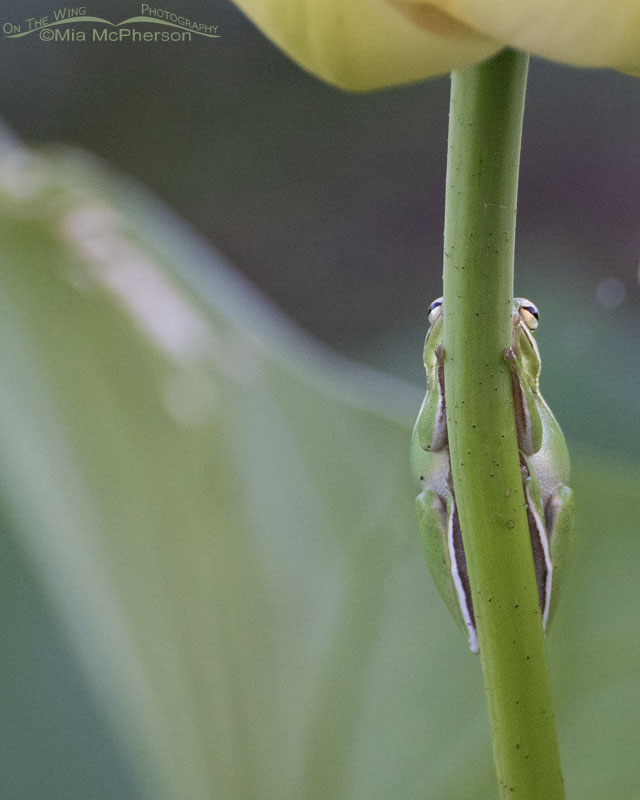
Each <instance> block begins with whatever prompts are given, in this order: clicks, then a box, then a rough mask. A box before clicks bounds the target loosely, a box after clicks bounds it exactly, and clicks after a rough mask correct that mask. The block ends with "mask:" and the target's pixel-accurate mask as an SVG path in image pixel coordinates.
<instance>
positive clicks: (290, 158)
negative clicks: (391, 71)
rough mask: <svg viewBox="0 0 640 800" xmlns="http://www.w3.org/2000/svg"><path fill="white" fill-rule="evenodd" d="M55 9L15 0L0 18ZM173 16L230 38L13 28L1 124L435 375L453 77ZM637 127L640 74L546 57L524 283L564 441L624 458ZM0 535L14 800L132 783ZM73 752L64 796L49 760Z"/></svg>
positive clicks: (197, 10) (638, 247)
mask: <svg viewBox="0 0 640 800" xmlns="http://www.w3.org/2000/svg"><path fill="white" fill-rule="evenodd" d="M45 6H46V4H45ZM45 6H42V4H36V3H34V2H33V0H28V2H27V3H25V2H24V1H23V0H21V2H17V0H8V1H7V2H5V3H3V8H2V22H5V21H6V20H9V21H15V22H19V21H21V20H23V19H25V18H27V17H29V16H38V15H41V14H44V13H46V12H48V11H49V10H50V9H49V8H48V7H45ZM170 10H171V11H175V12H176V13H178V12H180V13H184V14H185V15H188V16H189V17H191V18H193V19H197V20H206V21H210V22H212V23H213V24H217V25H219V32H220V34H221V38H220V39H217V40H212V39H205V38H199V37H194V40H193V41H192V42H191V43H185V44H173V43H154V44H144V45H140V44H131V43H117V44H116V43H102V44H96V43H80V42H65V43H61V42H43V41H40V40H39V39H37V38H36V37H35V36H28V37H25V38H22V39H16V40H9V39H6V38H2V39H1V40H0V86H1V95H2V101H3V102H2V115H3V120H4V123H5V124H6V125H7V126H8V127H9V128H11V129H12V131H13V132H14V134H15V135H16V136H18V137H19V138H20V139H22V140H23V141H24V142H26V143H27V144H29V145H32V146H41V145H45V146H46V145H47V144H49V143H57V144H60V143H62V144H64V145H68V146H70V147H75V148H81V149H83V150H87V151H89V152H91V153H93V154H96V155H98V156H99V157H101V158H102V159H104V160H105V161H106V162H108V164H109V165H111V166H112V167H114V168H116V169H117V170H120V171H122V173H124V174H125V175H127V176H131V177H133V178H134V179H136V180H137V181H139V182H140V183H141V184H142V185H143V186H144V187H146V188H147V189H149V190H151V191H152V192H153V193H155V194H156V195H157V196H158V197H159V198H161V199H162V201H163V202H164V203H166V205H167V206H169V207H170V208H172V209H174V210H175V211H176V212H177V214H178V215H180V216H182V217H183V218H184V219H185V220H187V221H188V222H189V223H190V224H191V225H192V226H193V227H194V228H195V229H196V230H197V231H199V232H200V233H201V234H202V235H203V236H204V237H206V239H208V240H209V241H210V242H211V243H212V244H213V245H214V246H215V247H216V248H218V249H219V250H220V251H221V252H222V253H223V254H224V255H225V256H226V257H227V258H228V260H229V261H230V262H231V263H232V264H233V265H235V267H236V268H237V269H238V270H240V271H241V272H242V273H243V274H244V275H245V276H246V277H247V278H248V279H249V280H250V281H251V282H252V283H253V284H254V285H256V286H257V287H259V289H260V290H261V291H262V292H263V293H264V294H265V295H267V296H268V297H269V298H270V299H271V300H272V301H273V302H274V303H275V304H276V305H278V306H279V307H280V308H281V309H282V310H283V311H284V312H285V313H286V314H287V315H288V316H289V317H291V318H293V319H294V320H295V321H296V322H297V323H298V324H299V325H300V326H301V327H303V328H305V329H306V330H307V331H309V332H311V333H312V334H313V335H314V336H315V337H317V338H318V339H320V340H321V341H322V342H324V343H326V344H327V345H329V346H330V347H331V348H334V349H336V350H338V351H340V352H342V353H343V354H346V355H348V356H351V357H354V358H357V359H358V360H361V361H364V362H366V363H368V364H370V365H373V366H376V367H378V368H380V369H382V370H384V371H387V372H391V373H393V374H395V375H397V376H399V377H402V378H404V379H406V380H408V381H409V382H411V383H413V384H415V385H416V386H419V387H422V385H423V372H422V365H421V348H422V341H423V337H424V334H425V331H426V308H427V306H428V304H429V303H430V301H431V300H432V299H433V298H434V297H437V296H438V295H439V294H440V293H441V249H442V229H443V207H444V186H445V181H444V177H445V168H446V164H445V158H446V137H447V115H448V90H449V79H448V77H441V78H437V79H434V80H431V81H429V82H425V83H421V84H419V85H413V86H409V87H402V88H398V89H393V90H386V91H381V92H377V93H374V94H367V95H355V96H354V95H348V94H345V93H342V92H340V91H338V90H336V89H333V88H331V87H329V86H326V85H324V84H322V83H320V82H319V81H317V80H316V79H314V78H312V77H310V76H309V75H307V74H305V73H304V72H302V71H301V70H300V69H298V68H297V67H296V66H295V65H294V64H292V63H291V62H290V61H289V60H288V59H287V58H286V57H285V56H283V55H282V54H281V53H280V52H279V51H278V50H277V49H276V48H275V47H274V46H273V45H271V44H270V43H269V42H268V41H267V40H265V39H264V38H263V37H262V36H261V34H259V33H258V32H257V31H256V30H255V29H254V28H253V27H252V26H251V25H250V24H249V23H248V22H246V20H245V19H244V18H243V16H242V15H241V14H240V13H239V12H238V11H237V9H236V8H235V7H234V6H233V5H231V3H229V2H224V1H223V0H216V1H215V2H204V0H189V2H176V3H173V4H171V6H170ZM87 13H90V14H94V15H96V16H104V17H107V18H108V19H110V20H112V21H114V22H117V21H120V20H121V19H125V18H126V17H128V16H132V15H133V14H135V13H139V8H138V6H137V5H136V4H135V3H133V2H123V1H122V0H117V1H114V0H112V1H111V2H110V3H108V4H107V3H102V4H99V3H98V4H96V5H95V6H93V5H92V6H91V7H89V6H87ZM638 130H640V82H638V81H637V80H636V79H633V78H630V77H627V76H624V75H620V74H616V73H613V72H606V71H601V72H588V71H584V70H575V69H572V68H569V67H563V66H560V65H555V64H549V63H545V62H542V61H539V60H536V59H534V60H533V61H532V64H531V69H530V80H529V88H528V103H527V108H526V114H525V128H524V141H523V152H522V168H521V181H520V199H519V212H518V243H517V248H516V285H515V291H516V294H520V295H524V296H527V297H529V298H530V299H532V300H533V301H534V302H535V303H536V304H538V306H539V307H540V312H541V324H540V328H539V334H538V340H539V342H540V347H541V351H542V356H543V365H544V367H543V375H542V388H543V391H544V394H545V397H546V398H547V400H548V401H549V402H550V404H551V406H552V408H553V409H554V412H555V413H556V415H557V416H558V418H559V420H560V422H561V424H562V427H563V429H564V430H565V432H566V434H567V438H568V440H569V443H570V446H571V447H572V448H573V449H574V451H576V450H577V451H578V452H581V451H584V452H587V451H589V449H590V448H597V450H598V451H599V452H600V453H601V458H602V459H604V460H605V461H611V462H615V461H620V460H621V459H625V458H630V459H633V458H634V457H637V448H638V445H639V444H640V425H639V423H638V420H639V419H640V391H639V390H640V371H639V368H638V358H637V355H635V354H637V353H638V351H639V349H640V325H639V321H640V315H639V313H638V312H639V302H640V290H639V286H638V269H639V258H640V215H639V213H638V209H639V208H640V202H639V201H640V148H639V147H638V141H639V140H638ZM1 542H2V543H1V547H2V561H1V565H0V586H1V589H0V596H1V598H2V607H3V610H4V614H3V616H4V618H5V619H9V620H13V621H14V622H15V624H14V625H9V626H6V627H0V630H1V631H2V633H1V634H0V636H2V640H3V648H2V651H3V653H4V654H5V656H4V659H5V662H6V669H7V670H8V675H9V679H8V680H5V681H2V683H1V685H0V714H1V715H2V718H3V719H4V720H5V722H4V723H3V725H2V736H3V738H5V740H6V741H5V743H4V745H3V747H2V748H1V750H0V771H1V772H2V774H3V782H4V781H6V783H5V789H4V790H3V797H7V798H23V797H29V798H43V800H44V798H47V800H53V798H54V797H60V798H63V797H64V798H83V800H85V799H88V798H113V797H118V798H135V797H137V789H136V786H135V781H134V778H133V772H132V769H131V765H129V764H127V762H126V757H125V756H124V755H123V754H122V753H119V752H118V751H117V749H116V747H115V745H114V744H113V743H112V742H111V739H110V737H109V734H108V732H107V731H106V729H105V728H104V726H103V724H102V722H101V718H100V717H99V715H98V714H97V712H96V711H95V709H94V707H93V704H92V701H91V699H90V695H89V693H88V690H87V688H86V687H85V686H84V683H83V679H82V677H81V675H80V674H79V673H78V672H77V670H76V668H75V667H74V662H73V661H72V659H71V656H70V655H69V654H68V652H67V650H66V647H65V640H64V636H63V635H62V634H61V632H60V631H58V630H57V629H56V627H55V623H54V621H53V620H52V619H51V618H50V617H49V616H48V615H47V610H46V609H47V607H46V604H45V603H44V601H43V598H42V597H41V596H40V594H39V591H38V589H37V586H36V585H35V583H34V582H33V581H31V580H30V578H29V572H28V569H27V567H26V566H25V564H24V563H23V562H22V561H21V556H20V554H19V553H18V551H17V550H16V549H15V548H14V546H13V545H12V543H11V540H10V539H8V538H7V537H2V540H1ZM24 664H30V665H31V667H30V669H29V670H24V668H23V665H24ZM34 747H37V748H38V752H39V753H40V754H41V757H40V759H39V761H38V763H36V764H34V762H33V758H32V753H33V748H34ZM5 759H6V763H5V764H2V761H4V760H5ZM61 763H62V764H63V767H62V773H63V774H62V775H61V779H60V782H59V783H58V789H57V791H59V793H58V794H52V791H51V785H50V784H49V783H48V782H47V781H46V776H47V775H48V774H49V773H50V771H51V770H53V769H60V764H61Z"/></svg>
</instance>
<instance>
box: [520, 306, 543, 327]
mask: <svg viewBox="0 0 640 800" xmlns="http://www.w3.org/2000/svg"><path fill="white" fill-rule="evenodd" d="M518 311H519V313H520V317H521V319H522V321H523V322H524V324H525V325H526V326H527V328H529V330H530V331H535V329H536V328H537V327H538V321H539V319H540V314H539V313H538V308H537V306H534V304H533V303H532V302H531V300H525V299H521V300H519V301H518Z"/></svg>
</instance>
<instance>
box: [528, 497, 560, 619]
mask: <svg viewBox="0 0 640 800" xmlns="http://www.w3.org/2000/svg"><path fill="white" fill-rule="evenodd" d="M522 485H523V488H524V494H525V497H526V500H527V506H528V507H529V513H530V514H531V515H532V516H533V518H534V519H535V521H536V530H537V531H538V539H539V540H540V546H541V547H542V552H543V554H544V563H545V566H546V568H547V580H546V581H545V586H544V608H543V609H542V627H543V628H544V629H546V627H547V618H548V616H549V607H550V605H551V586H552V583H553V564H552V563H551V555H550V553H549V539H548V537H547V531H546V529H545V527H544V523H543V521H542V520H541V519H540V515H539V514H538V512H537V510H536V505H535V503H534V502H533V498H532V497H531V492H530V487H529V485H528V482H527V481H523V484H522ZM536 588H537V576H536Z"/></svg>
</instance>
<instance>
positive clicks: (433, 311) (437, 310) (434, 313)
mask: <svg viewBox="0 0 640 800" xmlns="http://www.w3.org/2000/svg"><path fill="white" fill-rule="evenodd" d="M441 314H442V298H441V297H439V298H438V299H437V300H434V301H433V303H431V305H430V306H429V325H433V323H434V322H435V321H436V320H437V319H438V317H439V316H440V315H441Z"/></svg>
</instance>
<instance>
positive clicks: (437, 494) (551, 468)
mask: <svg viewBox="0 0 640 800" xmlns="http://www.w3.org/2000/svg"><path fill="white" fill-rule="evenodd" d="M512 321H513V326H512V331H513V336H512V343H511V345H510V346H509V347H507V348H506V349H505V351H504V358H505V360H506V362H507V364H508V365H509V367H510V369H511V377H512V386H513V403H514V413H515V424H516V430H517V436H518V449H519V451H520V466H521V472H522V486H523V489H524V496H525V502H526V506H527V517H528V521H529V532H530V535H531V548H532V552H533V561H534V567H535V573H536V580H537V586H538V599H539V603H540V609H541V611H542V622H543V625H544V626H545V627H546V625H547V623H548V622H549V619H550V617H551V615H552V613H553V610H554V607H555V604H556V601H557V592H558V585H559V584H560V583H561V581H562V577H563V571H564V569H565V567H566V565H567V562H568V560H569V557H570V551H571V545H572V538H573V505H574V503H573V492H572V491H571V489H570V488H569V487H568V486H567V482H568V480H569V455H568V452H567V446H566V443H565V440H564V436H563V435H562V431H561V430H560V426H559V425H558V423H557V421H556V419H555V417H554V416H553V414H552V413H551V409H550V408H549V406H548V405H547V404H546V402H545V401H544V399H543V397H542V395H541V394H540V391H539V378H540V353H539V351H538V346H537V344H536V341H535V339H534V338H533V331H534V330H535V329H536V327H537V326H538V309H537V308H536V307H535V306H534V305H533V303H531V302H530V301H529V300H525V299H524V298H516V299H515V300H514V301H513V310H512ZM442 329H443V305H442V298H441V297H440V298H438V299H437V300H434V302H433V303H432V304H431V306H430V307H429V330H428V332H427V338H426V340H425V345H424V365H425V370H426V373H427V393H426V395H425V398H424V401H423V403H422V407H421V408H420V413H419V414H418V419H417V420H416V424H415V427H414V430H413V436H412V440H411V461H412V467H413V471H414V474H415V476H416V479H417V480H418V481H419V483H420V487H421V492H420V494H419V495H418V498H417V507H418V515H419V518H420V526H421V529H422V541H423V546H424V551H425V555H426V558H427V564H428V566H429V569H430V571H431V574H432V576H433V579H434V582H435V584H436V587H437V588H438V591H439V592H440V594H441V595H442V597H443V599H444V601H445V603H446V605H447V607H448V608H449V610H450V611H451V613H452V614H453V616H454V618H455V619H456V622H457V623H458V624H459V625H460V627H461V628H462V630H463V631H464V633H465V635H466V636H467V637H468V641H469V647H470V648H471V650H472V651H473V652H477V650H478V637H477V634H476V626H475V618H474V613H473V604H472V601H471V589H470V586H469V577H468V574H467V565H466V559H465V554H464V548H463V545H462V535H461V533H460V522H459V519H458V511H457V509H456V500H455V493H454V491H453V482H452V479H451V466H450V461H449V447H448V442H447V420H446V407H445V394H444V350H443V345H442Z"/></svg>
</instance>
